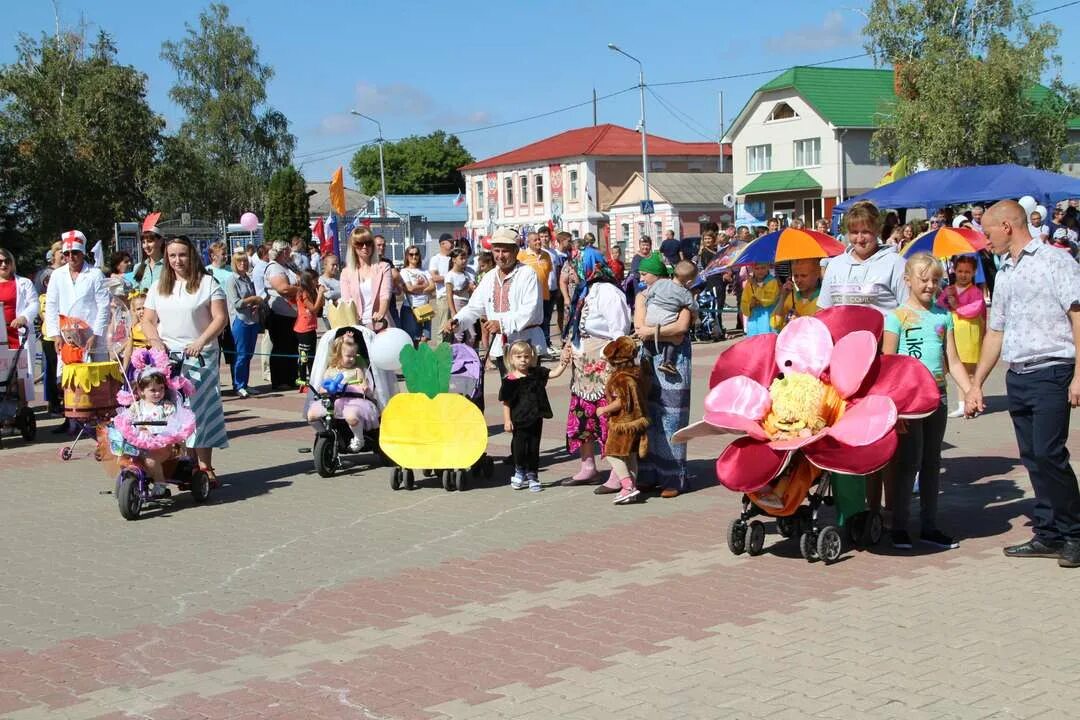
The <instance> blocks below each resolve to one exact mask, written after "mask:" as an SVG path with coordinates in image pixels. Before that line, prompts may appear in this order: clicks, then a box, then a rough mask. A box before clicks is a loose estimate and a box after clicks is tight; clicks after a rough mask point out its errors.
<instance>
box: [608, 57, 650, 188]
mask: <svg viewBox="0 0 1080 720" xmlns="http://www.w3.org/2000/svg"><path fill="white" fill-rule="evenodd" d="M608 49H610V50H614V51H615V52H617V53H619V54H620V55H625V56H626V57H628V58H630V59H631V60H633V61H634V62H636V63H637V65H638V92H639V93H640V95H641V179H642V181H643V182H644V183H645V202H646V203H648V202H649V134H648V132H646V130H645V68H644V67H643V66H642V64H641V61H640V60H638V59H637V58H636V57H634V56H633V55H631V54H630V53H628V52H626V51H625V50H623V49H622V48H620V47H619V46H618V45H616V44H615V43H608Z"/></svg>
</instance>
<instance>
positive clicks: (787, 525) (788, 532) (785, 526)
mask: <svg viewBox="0 0 1080 720" xmlns="http://www.w3.org/2000/svg"><path fill="white" fill-rule="evenodd" d="M776 531H777V532H778V533H780V537H783V538H790V537H795V523H794V522H793V521H792V519H791V518H789V517H778V518H776Z"/></svg>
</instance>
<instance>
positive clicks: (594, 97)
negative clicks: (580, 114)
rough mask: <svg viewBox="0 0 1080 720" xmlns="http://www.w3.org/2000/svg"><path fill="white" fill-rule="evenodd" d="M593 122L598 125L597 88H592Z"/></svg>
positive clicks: (594, 125)
mask: <svg viewBox="0 0 1080 720" xmlns="http://www.w3.org/2000/svg"><path fill="white" fill-rule="evenodd" d="M592 124H593V127H596V88H593V89H592Z"/></svg>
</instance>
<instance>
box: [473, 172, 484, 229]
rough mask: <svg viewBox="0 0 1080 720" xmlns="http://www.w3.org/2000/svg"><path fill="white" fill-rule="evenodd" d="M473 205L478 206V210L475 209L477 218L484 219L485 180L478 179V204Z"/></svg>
mask: <svg viewBox="0 0 1080 720" xmlns="http://www.w3.org/2000/svg"><path fill="white" fill-rule="evenodd" d="M473 207H474V208H476V210H475V213H476V219H477V220H483V219H484V181H483V180H477V181H476V204H475V205H473Z"/></svg>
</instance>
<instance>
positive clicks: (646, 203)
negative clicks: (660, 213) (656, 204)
mask: <svg viewBox="0 0 1080 720" xmlns="http://www.w3.org/2000/svg"><path fill="white" fill-rule="evenodd" d="M654 212H655V209H654V208H653V201H652V200H642V201H641V214H642V215H652V214H653V213H654Z"/></svg>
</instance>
